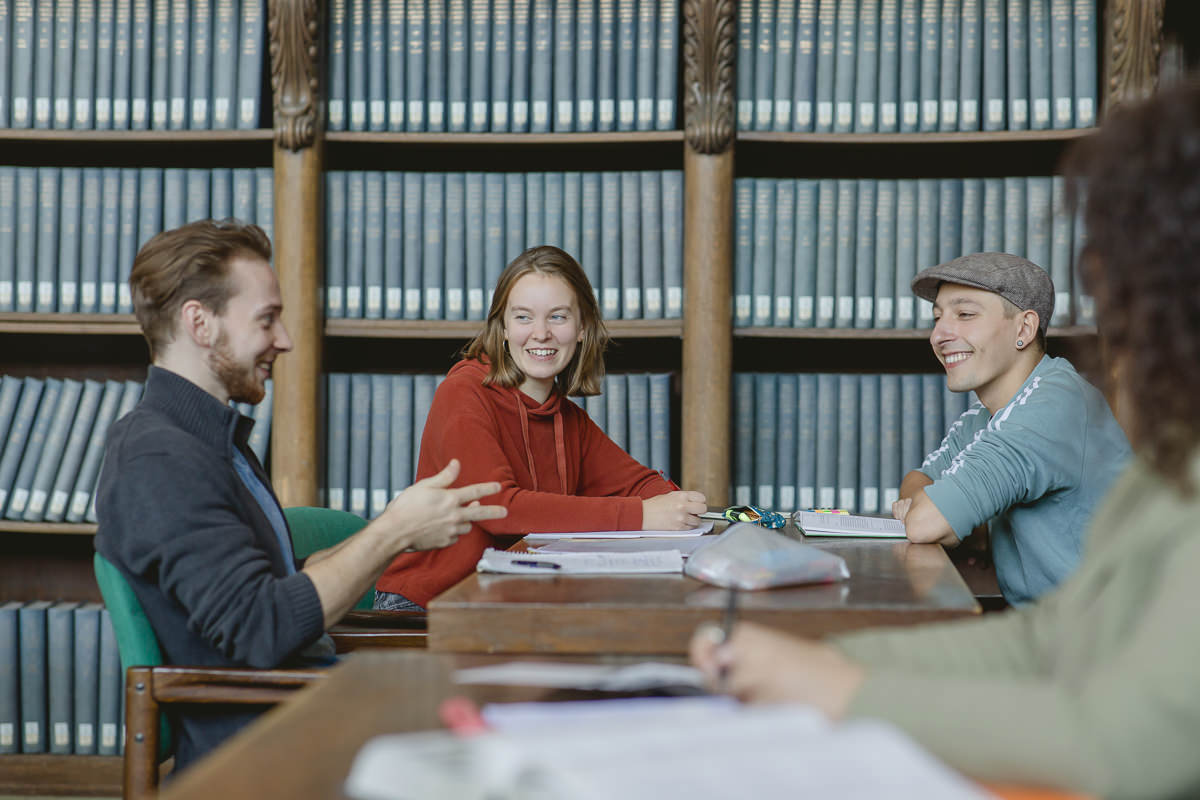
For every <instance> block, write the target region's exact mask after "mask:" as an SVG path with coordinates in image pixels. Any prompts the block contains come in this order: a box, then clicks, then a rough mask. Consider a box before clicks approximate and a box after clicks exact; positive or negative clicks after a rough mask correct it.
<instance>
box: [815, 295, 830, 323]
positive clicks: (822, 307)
mask: <svg viewBox="0 0 1200 800" xmlns="http://www.w3.org/2000/svg"><path fill="white" fill-rule="evenodd" d="M817 317H818V318H820V319H831V318H832V317H833V298H832V297H831V296H829V295H824V296H822V297H818V298H817Z"/></svg>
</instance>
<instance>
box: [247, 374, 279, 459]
mask: <svg viewBox="0 0 1200 800" xmlns="http://www.w3.org/2000/svg"><path fill="white" fill-rule="evenodd" d="M263 387H264V389H263V399H262V400H259V401H258V404H257V405H255V406H254V407H253V408H252V409H251V410H250V414H248V415H247V416H249V417H250V418H251V419H253V420H254V427H253V428H252V429H251V430H250V438H249V440H248V441H247V442H246V444H247V445H248V446H249V447H250V451H251V452H252V453H254V457H255V458H257V459H258V462H259V463H260V464H266V463H267V450H268V447H269V445H270V443H271V416H272V412H273V411H274V406H275V382H274V381H272V380H270V379H268V380H266V381H265V382H264V383H263Z"/></svg>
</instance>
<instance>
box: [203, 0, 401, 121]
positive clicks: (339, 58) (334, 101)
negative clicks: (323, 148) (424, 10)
mask: <svg viewBox="0 0 1200 800" xmlns="http://www.w3.org/2000/svg"><path fill="white" fill-rule="evenodd" d="M215 2H216V3H217V4H218V7H219V5H220V3H221V2H222V0H215ZM348 3H349V0H329V4H328V12H327V13H328V33H327V47H326V52H327V53H328V54H329V56H328V57H329V69H328V70H327V71H326V73H325V79H326V90H325V91H326V93H327V102H326V105H325V115H326V119H325V126H326V128H328V129H329V130H331V131H344V130H346V112H347V108H346V100H347V95H348V93H349V90H348V87H347V79H346V70H347V62H348V57H347V54H346V45H348V44H349V42H350V37H349V34H348V31H349V19H348V18H347V17H346V11H347V8H346V6H347V4H348ZM395 7H398V6H396V5H395V4H393V8H395ZM219 13H220V10H219V8H218V14H219ZM217 58H220V52H219V51H218V53H217ZM217 69H219V67H217Z"/></svg>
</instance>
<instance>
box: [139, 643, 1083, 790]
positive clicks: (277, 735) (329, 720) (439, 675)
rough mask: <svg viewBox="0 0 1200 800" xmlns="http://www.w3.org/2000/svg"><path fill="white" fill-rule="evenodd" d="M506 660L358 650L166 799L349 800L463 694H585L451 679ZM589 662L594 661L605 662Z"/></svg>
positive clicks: (198, 767) (174, 786)
mask: <svg viewBox="0 0 1200 800" xmlns="http://www.w3.org/2000/svg"><path fill="white" fill-rule="evenodd" d="M543 658H544V657H543ZM556 658H564V657H556ZM566 658H570V657H566ZM507 660H509V659H508V658H503V659H502V658H497V657H495V656H480V655H454V654H437V653H428V652H424V651H414V650H389V651H362V652H359V653H356V654H354V655H353V656H351V657H349V658H348V659H347V660H346V663H344V664H342V665H341V666H339V667H338V668H337V669H335V670H334V672H333V674H331V675H330V676H329V678H328V679H327V680H324V681H321V682H320V683H318V684H316V685H314V686H312V687H311V688H308V689H303V690H301V691H300V692H298V693H297V694H296V695H295V696H294V697H293V698H292V699H290V700H288V701H286V702H284V703H283V704H282V705H281V706H279V707H277V708H276V709H274V710H273V711H271V712H269V713H268V714H266V715H265V716H263V718H262V719H260V720H258V721H257V722H255V723H254V724H253V725H251V726H250V727H249V728H247V729H246V730H245V731H243V732H241V733H240V734H238V735H237V736H236V737H234V738H233V739H231V740H230V741H229V742H228V743H226V744H225V745H224V746H223V747H221V748H220V749H218V750H217V751H216V752H215V753H213V754H212V755H211V756H209V757H208V758H206V759H205V760H203V761H201V762H199V763H197V764H195V765H194V766H192V767H191V768H190V769H189V770H188V771H187V772H186V773H184V774H183V775H181V776H180V777H179V778H178V779H177V780H176V781H174V782H172V783H169V784H167V786H166V787H165V790H164V791H163V793H162V795H161V798H162V800H211V798H214V797H216V798H220V800H243V798H244V799H245V800H262V798H268V797H286V798H289V800H338V799H339V798H345V794H344V793H343V792H342V782H343V781H344V780H345V778H346V775H347V774H349V771H350V764H351V762H352V761H353V760H354V755H355V754H356V753H357V752H358V749H359V748H360V747H361V746H362V745H363V744H364V743H365V742H366V741H367V740H368V739H370V738H371V737H372V736H375V735H378V734H385V733H401V732H406V731H416V730H429V729H436V728H440V727H442V726H441V724H440V722H439V720H438V716H437V707H438V704H439V703H440V702H441V701H442V699H443V698H445V697H447V696H449V695H455V694H457V695H464V696H467V697H470V698H472V699H474V700H475V701H476V702H478V703H484V702H508V701H521V700H553V699H572V698H577V697H578V696H579V693H570V692H564V691H562V690H551V689H540V688H536V687H502V686H478V685H474V686H459V685H457V684H455V683H454V682H453V675H452V671H453V670H454V669H457V668H460V667H468V666H478V665H480V664H488V663H497V662H498V661H507ZM586 660H587V661H589V662H594V661H596V660H597V657H594V656H593V657H590V658H588V659H586ZM603 660H605V661H633V660H637V659H631V658H629V657H624V658H622V657H608V658H605V659H603ZM993 788H994V790H995V791H996V793H997V794H998V795H999V796H1000V797H1002V798H1008V800H1071V796H1069V795H1066V794H1059V793H1054V792H1040V791H1029V790H1020V789H1011V790H999V789H995V787H993Z"/></svg>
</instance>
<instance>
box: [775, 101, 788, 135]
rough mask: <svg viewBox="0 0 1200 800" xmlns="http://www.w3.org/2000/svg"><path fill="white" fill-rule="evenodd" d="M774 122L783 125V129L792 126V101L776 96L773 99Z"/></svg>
mask: <svg viewBox="0 0 1200 800" xmlns="http://www.w3.org/2000/svg"><path fill="white" fill-rule="evenodd" d="M775 124H776V125H779V126H781V127H783V129H784V130H787V129H788V128H790V127H792V101H791V100H786V99H779V98H776V100H775Z"/></svg>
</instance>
